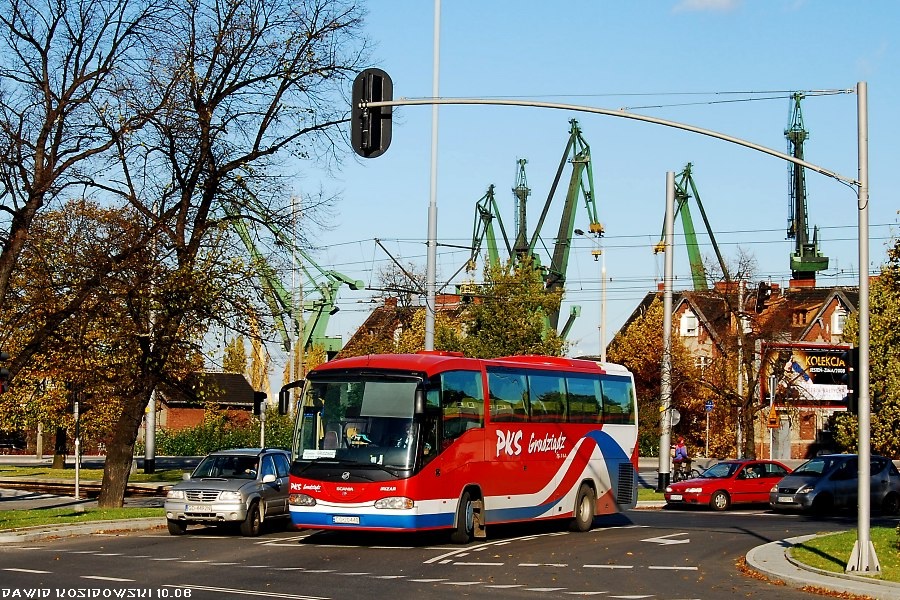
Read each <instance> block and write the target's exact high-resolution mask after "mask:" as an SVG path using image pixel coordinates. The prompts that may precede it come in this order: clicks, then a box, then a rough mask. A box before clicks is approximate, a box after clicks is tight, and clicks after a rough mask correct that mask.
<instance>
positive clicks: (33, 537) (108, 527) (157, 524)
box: [0, 517, 166, 544]
mask: <svg viewBox="0 0 900 600" xmlns="http://www.w3.org/2000/svg"><path fill="white" fill-rule="evenodd" d="M165 522H166V520H165V517H147V518H142V519H120V520H115V521H91V522H88V523H77V524H73V525H56V526H49V527H48V526H46V525H39V526H37V527H23V528H22V529H14V530H10V531H6V532H0V544H14V543H17V542H35V541H38V540H44V539H48V538H57V537H68V536H74V535H88V534H98V533H108V534H115V533H117V532H120V531H144V530H151V529H161V528H162V527H164V526H165Z"/></svg>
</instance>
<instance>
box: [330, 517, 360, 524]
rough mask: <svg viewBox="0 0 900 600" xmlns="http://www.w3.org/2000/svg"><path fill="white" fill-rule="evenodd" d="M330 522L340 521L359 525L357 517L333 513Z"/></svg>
mask: <svg viewBox="0 0 900 600" xmlns="http://www.w3.org/2000/svg"><path fill="white" fill-rule="evenodd" d="M331 522H332V523H340V524H342V525H359V517H347V516H343V515H335V516H334V517H332V518H331Z"/></svg>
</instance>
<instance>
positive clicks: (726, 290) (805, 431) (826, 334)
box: [620, 283, 859, 459]
mask: <svg viewBox="0 0 900 600" xmlns="http://www.w3.org/2000/svg"><path fill="white" fill-rule="evenodd" d="M737 290H738V286H737V284H735V283H729V284H725V283H719V284H718V285H717V286H716V288H715V289H713V290H709V291H676V292H673V301H672V325H673V330H674V335H677V336H678V337H679V339H680V341H681V342H682V343H683V344H684V346H685V347H686V348H687V349H688V351H689V352H690V354H691V355H692V356H694V358H695V361H696V365H697V366H698V367H701V368H702V367H704V366H706V365H708V364H710V363H711V362H712V361H713V360H715V359H717V358H719V357H721V356H722V355H723V354H724V353H726V347H727V346H728V344H730V343H733V340H734V338H735V337H736V336H735V332H736V330H737V327H743V328H744V332H745V333H746V334H747V339H749V340H752V342H751V346H750V347H749V348H745V349H744V350H745V351H747V352H754V353H755V355H756V360H755V363H756V364H757V365H758V366H759V368H756V369H754V372H755V373H760V372H763V371H764V370H765V369H764V368H763V365H762V364H761V363H760V362H759V361H760V360H761V358H762V353H763V352H765V351H764V350H763V349H764V348H766V347H770V346H772V345H774V344H778V345H780V346H782V347H784V348H789V347H791V346H792V345H795V346H796V347H797V348H810V349H813V350H816V349H821V351H823V352H825V351H832V352H839V350H838V349H835V347H836V346H842V345H845V344H846V342H845V341H844V338H843V331H844V324H845V322H846V320H847V317H848V316H849V315H851V314H852V313H853V312H855V311H856V308H857V306H858V305H859V289H858V288H856V287H830V288H827V287H809V286H797V287H788V288H781V287H780V286H778V285H774V284H773V285H771V286H767V287H765V288H763V290H761V291H760V292H759V293H757V290H756V289H750V290H748V289H745V290H744V293H743V295H742V296H743V301H741V300H740V299H739V298H740V297H741V295H739V294H738V293H737ZM763 292H765V293H763ZM662 294H663V292H662V291H661V290H657V291H656V292H651V293H649V294H647V295H646V296H645V297H644V299H643V300H642V301H641V303H640V304H639V305H638V307H637V308H636V309H635V310H634V312H633V313H632V314H631V316H630V317H629V319H628V320H627V321H626V323H625V324H624V325H623V327H622V329H621V330H620V331H625V330H626V329H627V327H628V325H629V323H631V321H633V320H635V319H637V318H639V317H640V316H641V315H642V314H644V312H645V311H646V310H647V309H648V308H649V306H650V305H651V304H652V302H653V301H654V300H655V299H656V298H658V297H659V298H661V297H662ZM738 314H742V315H744V317H743V318H742V319H738V318H737V316H736V315H738ZM731 351H732V353H733V349H732V350H731ZM756 383H757V382H752V384H756ZM747 384H748V385H749V384H751V382H747ZM760 384H761V385H760V386H758V389H760V390H763V391H764V390H765V389H766V387H767V386H766V385H765V382H760ZM844 389H845V388H844ZM785 395H787V394H785ZM779 398H780V396H778V395H776V401H775V403H774V404H775V410H774V413H772V414H773V415H774V418H775V419H776V421H777V424H778V426H777V427H772V428H769V427H768V420H767V419H766V418H760V419H757V420H756V427H755V430H754V431H753V432H752V435H753V436H754V440H755V442H756V443H755V445H756V450H757V456H765V457H768V456H769V454H770V447H771V453H772V456H773V457H775V458H776V459H777V458H781V459H788V458H805V457H807V456H808V455H810V454H815V453H816V452H818V451H821V450H828V449H830V432H829V430H828V422H829V419H830V417H831V416H832V414H834V412H836V411H843V410H846V399H845V398H843V397H841V398H840V399H834V398H831V399H812V398H809V397H806V398H804V397H802V396H799V395H798V394H796V393H793V395H792V396H791V400H790V401H786V402H780V401H779ZM767 407H768V404H767V400H766V396H765V394H764V393H763V394H761V395H760V411H761V413H762V412H764V409H766V408H767ZM765 416H769V415H768V414H767V415H765ZM770 430H771V433H772V435H771V436H770V435H769V433H770Z"/></svg>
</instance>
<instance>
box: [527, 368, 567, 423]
mask: <svg viewBox="0 0 900 600" xmlns="http://www.w3.org/2000/svg"><path fill="white" fill-rule="evenodd" d="M528 392H529V403H530V408H531V410H530V412H531V420H532V421H538V422H544V423H563V422H565V420H566V384H565V381H564V380H563V378H562V377H560V376H559V375H549V374H546V373H540V374H532V375H529V376H528Z"/></svg>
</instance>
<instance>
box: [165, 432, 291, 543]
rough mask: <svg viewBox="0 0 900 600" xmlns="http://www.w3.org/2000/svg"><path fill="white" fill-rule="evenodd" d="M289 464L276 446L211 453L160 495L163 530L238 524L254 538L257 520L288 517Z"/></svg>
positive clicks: (178, 531)
mask: <svg viewBox="0 0 900 600" xmlns="http://www.w3.org/2000/svg"><path fill="white" fill-rule="evenodd" d="M290 465H291V455H290V453H289V452H288V451H286V450H279V449H276V448H239V449H235V450H220V451H218V452H213V453H212V454H210V455H209V456H207V457H206V458H204V459H203V460H202V461H201V462H200V464H199V465H197V468H196V469H194V472H193V473H191V474H190V475H188V474H185V481H182V482H181V483H177V484H175V485H174V486H172V489H170V490H169V492H168V493H167V494H166V503H165V510H166V523H167V524H168V527H169V533H170V534H172V535H181V534H183V533H185V531H186V530H187V526H188V525H190V524H201V525H238V526H240V530H241V533H242V534H243V535H246V536H257V535H259V532H260V528H261V526H262V524H263V523H265V522H267V521H269V520H274V519H285V520H287V519H290V512H289V511H288V490H289V482H288V474H289V471H290Z"/></svg>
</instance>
